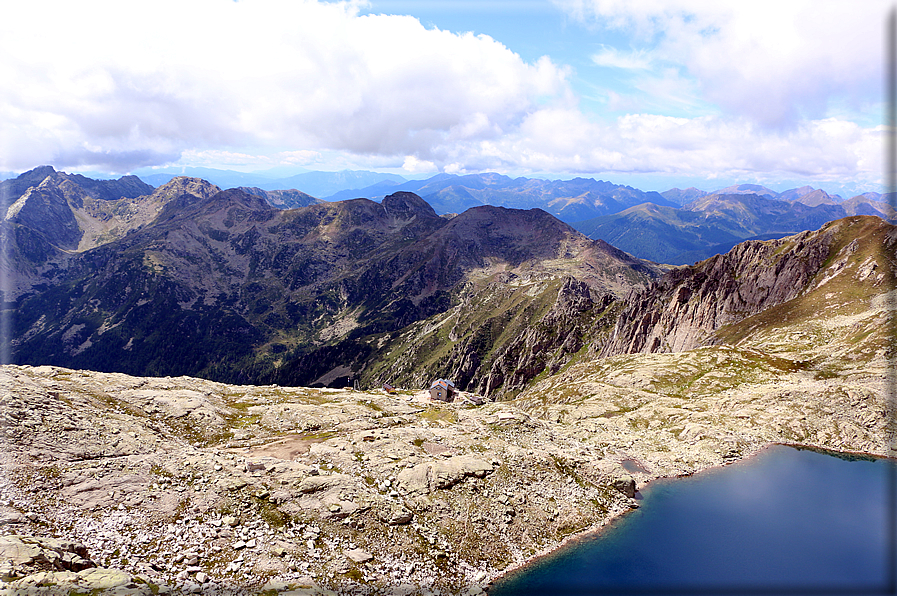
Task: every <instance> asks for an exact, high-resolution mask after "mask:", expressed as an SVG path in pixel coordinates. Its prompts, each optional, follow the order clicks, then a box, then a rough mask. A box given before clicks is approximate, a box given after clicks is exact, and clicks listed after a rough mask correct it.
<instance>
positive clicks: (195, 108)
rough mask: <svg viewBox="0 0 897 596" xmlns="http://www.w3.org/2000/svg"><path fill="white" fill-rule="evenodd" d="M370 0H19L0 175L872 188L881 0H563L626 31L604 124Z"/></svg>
mask: <svg viewBox="0 0 897 596" xmlns="http://www.w3.org/2000/svg"><path fill="white" fill-rule="evenodd" d="M358 6H359V5H358V4H355V3H337V2H334V3H325V2H316V1H313V0H240V1H239V2H226V1H222V0H192V1H191V2H186V3H185V2H180V1H175V0H159V1H158V2H154V3H152V4H149V3H143V2H140V3H132V2H129V3H125V2H117V1H114V2H113V1H110V0H84V1H82V2H78V3H75V2H61V1H56V2H54V1H43V2H42V1H41V0H32V1H31V2H17V3H11V5H10V6H9V7H5V9H4V19H3V20H2V21H0V55H2V56H3V57H4V58H3V60H0V79H2V81H3V83H4V84H3V85H0V170H21V169H24V168H26V167H32V166H34V165H38V164H41V163H51V164H53V165H56V166H58V167H72V166H97V167H98V168H100V167H102V168H105V169H107V170H109V171H118V172H121V171H126V170H130V169H134V168H137V167H139V166H145V165H156V164H163V163H169V162H173V161H177V160H178V159H179V158H180V160H181V163H185V160H186V161H190V162H191V163H190V164H189V165H200V164H203V165H211V166H215V165H228V164H233V165H235V166H241V167H250V166H260V167H270V166H273V165H278V164H285V163H289V164H296V165H303V166H308V165H316V166H320V167H321V168H322V169H342V168H351V169H357V168H363V169H376V168H381V167H383V168H392V169H399V168H402V169H404V171H406V172H424V171H433V170H434V169H437V168H438V169H442V170H443V171H446V172H471V171H482V170H497V171H505V172H510V171H513V172H521V171H527V170H528V171H538V172H570V173H588V174H593V173H602V172H603V173H610V174H616V173H619V174H624V173H640V172H649V173H659V174H663V173H670V174H678V175H689V176H694V177H699V178H714V177H730V178H731V177H735V178H738V177H752V179H758V178H759V177H763V176H777V175H781V176H783V177H789V178H795V177H801V178H806V179H807V181H808V182H813V181H816V182H824V181H826V180H836V179H846V178H851V179H856V180H861V181H868V182H869V183H870V184H872V183H875V182H877V181H879V180H880V177H881V175H880V172H881V164H880V161H881V154H882V151H881V131H880V130H879V129H877V128H875V127H870V126H868V122H869V121H875V119H874V118H871V119H870V118H867V119H866V124H865V125H860V124H858V121H859V120H858V118H857V117H856V113H855V112H856V110H863V109H866V108H868V106H870V105H873V106H875V107H874V109H876V110H878V109H880V97H879V93H880V83H881V76H880V75H881V73H880V70H881V69H880V64H879V62H880V61H878V60H877V59H876V57H877V56H879V55H880V52H881V48H882V45H883V40H882V34H881V33H882V30H881V27H880V26H879V25H880V24H881V23H880V20H881V14H882V13H883V6H884V4H883V3H882V2H881V1H880V0H870V1H869V2H863V3H848V2H846V1H845V2H840V1H838V2H835V1H833V0H816V1H814V2H803V1H801V0H789V1H787V2H779V3H777V4H775V5H772V4H769V3H763V2H760V3H756V2H755V3H743V2H734V1H730V2H718V3H705V2H698V1H696V0H695V1H690V0H640V1H639V2H624V1H615V0H570V1H568V2H565V3H564V6H565V7H566V9H567V10H568V11H569V12H570V14H574V15H576V16H578V17H580V18H582V19H583V20H586V21H591V22H600V23H602V26H605V27H610V28H615V29H617V30H619V31H625V32H627V33H632V35H633V36H634V37H631V38H629V39H630V40H631V41H632V44H633V45H631V46H630V47H629V48H628V49H626V50H620V49H615V48H613V47H611V46H603V47H602V48H601V49H600V50H599V51H598V52H597V53H595V54H594V55H593V56H591V58H592V62H593V63H594V64H596V65H601V66H605V67H613V68H616V69H626V70H627V71H628V72H627V73H622V74H621V73H614V74H615V76H617V75H619V76H621V78H626V77H628V79H627V80H628V82H629V83H630V84H631V87H632V89H635V90H636V92H637V93H638V97H635V94H634V93H633V94H629V95H627V94H625V93H623V92H622V91H621V90H620V89H619V88H616V89H600V85H597V84H596V91H597V93H596V94H603V96H604V97H606V98H607V102H606V105H607V106H609V107H610V108H611V109H614V110H617V111H618V113H619V112H620V111H623V110H628V111H630V112H632V113H628V114H624V115H622V116H620V117H618V118H616V119H613V120H602V119H601V118H598V117H594V116H591V115H588V114H586V113H584V112H583V110H582V109H581V108H580V107H579V104H578V101H577V98H576V97H575V95H574V93H573V91H572V90H571V84H570V82H569V80H570V79H571V77H572V70H570V69H568V68H567V67H565V66H563V65H558V64H556V63H555V62H553V61H552V60H550V59H549V58H547V57H544V58H542V59H539V60H536V61H533V62H527V61H524V60H523V59H521V58H520V56H518V55H517V54H515V53H514V52H513V51H511V50H510V49H509V48H507V47H506V46H504V45H502V44H501V43H499V42H498V41H496V40H494V39H492V38H490V37H486V36H476V35H473V34H470V33H465V34H455V33H451V32H448V31H441V30H437V29H427V28H426V27H424V26H423V25H422V24H421V23H420V22H419V21H418V20H417V19H415V18H412V17H408V16H387V15H362V14H361V13H360V11H359V10H358ZM28 23H38V24H39V26H33V27H32V26H23V24H28ZM658 40H659V41H658ZM638 44H641V46H639V45H638ZM870 57H871V58H870ZM593 70H598V69H593ZM603 72H604V73H605V74H606V73H607V72H608V71H603ZM714 104H715V105H718V106H720V108H721V109H716V108H714ZM832 105H835V106H836V107H837V110H832V109H831V106H832ZM708 106H710V108H711V109H708ZM674 110H675V111H674ZM851 110H853V112H852V111H851ZM651 112H653V113H651ZM671 113H675V114H677V115H680V116H682V117H672V116H671V115H670V114H671ZM696 114H701V115H700V116H696Z"/></svg>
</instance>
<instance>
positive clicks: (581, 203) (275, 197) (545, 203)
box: [0, 166, 897, 264]
mask: <svg viewBox="0 0 897 596" xmlns="http://www.w3.org/2000/svg"><path fill="white" fill-rule="evenodd" d="M193 170H195V171H207V169H202V168H194V169H193ZM191 171H192V170H191ZM208 171H210V172H212V173H215V174H216V175H228V176H230V175H233V176H234V177H235V178H234V179H237V180H240V181H246V180H248V179H250V178H252V176H251V175H248V174H242V173H239V172H228V171H218V170H208ZM50 174H52V175H53V176H54V179H56V180H63V179H65V180H68V181H69V183H70V184H69V187H70V188H78V189H80V190H78V192H80V193H82V194H84V195H85V196H88V197H93V198H92V199H91V200H107V201H111V200H118V199H119V198H122V199H123V198H124V197H126V196H127V197H128V198H131V199H135V200H136V198H137V196H136V195H139V194H143V196H148V195H149V194H151V193H150V191H149V189H150V188H151V187H150V186H149V185H147V184H145V183H143V182H141V181H140V180H139V179H138V178H136V177H134V176H128V177H123V178H121V179H119V180H117V181H113V180H100V181H93V180H90V179H89V178H86V177H84V176H79V175H69V174H64V173H57V172H55V170H54V169H53V168H52V167H50V166H43V167H41V168H36V169H35V170H32V171H30V172H26V173H24V174H22V175H21V176H19V177H17V178H15V179H11V180H7V181H5V182H3V183H2V186H0V190H2V191H3V192H4V193H5V196H6V197H7V203H6V204H7V205H9V204H10V203H11V202H12V201H14V200H16V198H17V197H18V196H19V195H21V194H22V193H24V192H26V191H27V189H28V188H31V187H32V186H37V185H39V184H40V182H41V181H42V180H43V179H44V178H45V177H46V176H47V175H50ZM270 174H273V172H270V173H265V175H270ZM255 176H256V177H257V178H259V176H261V174H259V175H255ZM259 179H263V180H264V181H263V182H260V184H263V185H264V187H263V186H244V185H241V186H238V188H241V189H243V190H245V191H246V192H249V193H251V194H256V195H257V196H262V197H264V198H265V199H266V200H267V201H268V203H269V204H271V205H274V206H276V207H278V208H280V209H291V208H297V207H304V206H307V205H311V204H314V203H316V202H320V201H322V199H319V198H315V196H313V195H312V194H310V193H307V192H303V191H301V190H296V189H295V188H292V189H283V188H281V189H274V190H271V188H273V187H276V186H284V185H293V184H294V183H295V185H297V186H301V185H303V184H311V185H316V184H317V185H324V187H327V188H329V189H332V188H336V187H342V186H345V185H353V186H354V185H358V184H363V183H365V182H367V181H371V180H374V181H375V183H374V184H373V185H370V186H367V187H364V188H361V189H349V190H343V191H340V192H338V193H336V194H334V195H331V196H328V197H327V199H328V200H331V201H332V200H334V199H339V200H344V199H348V198H361V197H364V198H373V199H380V198H382V197H383V196H386V195H387V194H391V193H394V192H401V191H406V192H414V193H416V194H418V195H419V196H422V197H423V198H424V200H425V201H426V202H427V203H428V204H430V205H431V206H433V208H434V209H435V210H436V212H437V213H438V214H441V215H450V214H456V213H461V212H463V211H465V210H467V209H469V208H472V207H476V206H483V205H494V206H503V207H509V208H516V209H531V208H541V209H544V210H545V211H547V212H549V213H551V214H552V215H554V216H555V217H558V218H559V219H561V220H562V221H565V222H567V223H571V224H574V226H575V227H576V228H577V229H578V230H580V231H582V232H584V233H586V234H587V235H589V236H590V237H592V238H595V239H602V240H605V241H607V242H609V243H611V244H612V245H614V246H618V247H620V248H622V249H623V250H625V251H627V252H630V253H631V254H633V255H635V256H637V257H639V258H645V259H649V260H652V261H655V262H665V263H670V264H684V263H690V262H694V261H697V260H701V259H703V258H707V257H709V256H711V255H713V254H719V253H721V252H726V251H727V250H729V249H731V248H732V247H733V246H734V245H735V244H737V243H739V242H742V241H744V240H748V239H762V238H777V237H782V236H784V235H788V234H792V233H795V232H797V231H801V230H808V229H815V228H817V227H818V226H819V225H821V224H822V223H824V222H825V221H831V220H833V219H837V218H840V217H844V216H848V215H876V216H878V217H881V218H883V219H885V220H888V221H897V213H895V211H894V209H893V207H891V205H890V204H888V202H887V198H888V197H883V196H882V195H880V194H878V193H865V194H864V195H859V196H857V197H853V198H851V199H849V200H846V201H845V200H843V199H842V198H841V197H840V196H838V195H829V194H828V193H826V192H825V191H823V190H821V189H814V188H813V187H811V186H803V187H800V188H795V189H791V190H787V191H784V192H782V193H777V192H775V191H773V190H771V189H768V188H766V187H763V186H760V185H756V184H739V185H734V186H731V187H728V188H726V189H723V191H725V192H723V191H718V192H714V193H707V192H705V191H702V190H699V189H696V188H689V189H685V190H681V189H670V190H668V191H665V192H664V193H656V192H644V191H641V190H638V189H634V188H631V187H628V186H623V185H617V184H613V183H611V182H605V181H600V180H598V181H596V180H593V179H584V178H575V179H572V180H552V181H548V180H542V179H529V178H510V177H508V176H504V175H501V174H496V173H484V174H468V175H453V174H438V175H436V176H433V177H430V178H428V179H424V180H410V181H408V180H404V178H402V177H401V176H395V175H388V174H377V173H375V172H364V171H348V170H347V171H343V172H306V173H302V174H299V175H296V176H293V177H291V178H281V179H278V180H273V181H272V180H271V179H267V178H264V176H261V178H259ZM75 181H77V183H76V182H75ZM72 185H74V186H72ZM328 185H329V186H328ZM320 188H321V190H323V189H324V188H323V187H320ZM319 196H320V195H319ZM722 196H725V197H728V199H727V201H728V203H729V204H728V206H727V207H722V206H721V203H720V201H719V200H718V199H717V200H716V201H710V202H708V200H707V197H722ZM97 197H102V198H101V199H98V198H97ZM751 197H760V198H761V199H762V200H761V201H760V202H759V203H758V202H756V201H755V200H754V199H752V198H751ZM45 198H46V197H45ZM34 200H37V199H34ZM764 201H767V202H769V201H773V202H772V203H764ZM736 203H740V206H738V207H736V206H735V205H736ZM712 204H715V205H716V207H711V205H712ZM72 208H73V209H75V210H76V211H77V210H78V209H80V207H72ZM63 211H65V210H63ZM26 212H27V210H26ZM60 215H61V216H65V217H69V218H71V217H73V216H67V215H65V214H64V213H62V212H60ZM82 216H83V214H82V215H78V216H77V217H82ZM98 216H101V217H106V218H107V219H108V220H109V221H110V222H111V223H102V222H101V223H97V222H96V221H94V220H95V218H94V217H93V216H88V217H87V220H86V221H87V222H88V223H90V222H91V221H93V224H91V225H92V226H93V227H94V228H96V231H98V233H100V234H106V233H112V234H113V235H114V234H115V233H117V232H114V231H112V232H109V228H111V227H115V226H114V225H112V224H115V223H119V224H120V223H121V222H116V220H115V217H113V216H112V214H111V212H110V213H107V214H105V215H102V214H99V215H98ZM77 217H76V218H77ZM91 218H93V219H91ZM79 221H81V220H79ZM68 223H69V225H70V224H71V221H69V222H68ZM82 224H84V222H83V221H82ZM94 224H96V225H94ZM60 225H62V224H60ZM81 227H84V225H81ZM118 229H119V230H124V231H127V229H128V226H127V225H125V226H124V227H122V226H121V225H119V227H118ZM57 231H58V232H64V230H62V229H61V228H58V229H57ZM63 235H64V234H63ZM56 237H57V238H58V239H59V241H60V242H61V241H62V240H61V239H62V237H63V236H59V235H57V236H56ZM88 245H89V244H87V245H84V246H82V247H81V249H83V248H85V247H86V246H88ZM69 246H71V243H70V244H69Z"/></svg>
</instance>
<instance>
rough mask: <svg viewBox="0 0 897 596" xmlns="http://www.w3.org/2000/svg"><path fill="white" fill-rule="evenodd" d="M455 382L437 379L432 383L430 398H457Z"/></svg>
mask: <svg viewBox="0 0 897 596" xmlns="http://www.w3.org/2000/svg"><path fill="white" fill-rule="evenodd" d="M455 392H456V389H455V384H454V383H452V382H451V381H449V380H447V379H436V380H435V381H433V384H432V385H430V399H436V400H439V401H452V400H453V399H455Z"/></svg>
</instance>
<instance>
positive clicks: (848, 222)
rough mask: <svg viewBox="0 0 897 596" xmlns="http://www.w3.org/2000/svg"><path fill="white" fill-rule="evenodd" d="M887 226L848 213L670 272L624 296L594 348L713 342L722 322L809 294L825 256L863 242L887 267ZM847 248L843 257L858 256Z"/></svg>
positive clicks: (606, 351) (642, 349)
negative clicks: (815, 227)
mask: <svg viewBox="0 0 897 596" xmlns="http://www.w3.org/2000/svg"><path fill="white" fill-rule="evenodd" d="M888 230H893V226H890V225H888V224H886V223H885V222H882V221H881V220H880V219H878V218H872V217H852V218H846V219H843V220H838V221H836V222H832V223H830V224H827V225H826V226H824V227H823V228H821V229H820V230H818V231H815V232H803V233H801V234H797V235H795V236H790V237H787V238H783V239H780V240H769V241H764V242H759V241H757V242H745V243H742V244H739V245H738V246H736V247H735V248H734V249H732V250H731V251H730V252H728V253H727V254H725V255H717V256H715V257H712V258H710V259H707V260H706V261H703V262H701V263H698V264H697V265H695V266H692V267H684V268H681V269H676V270H673V271H670V272H668V273H667V274H665V275H664V276H663V277H661V278H660V279H658V280H657V281H656V282H654V283H652V284H651V285H650V286H649V287H648V288H646V289H645V290H642V291H633V292H632V293H631V294H630V295H629V296H627V298H626V300H625V303H626V306H625V307H624V308H623V309H622V310H621V312H620V314H619V317H618V318H617V321H616V324H615V326H614V329H613V332H612V334H611V336H610V338H609V340H608V341H607V343H605V344H604V345H603V346H602V348H601V349H600V351H599V353H600V355H601V356H611V355H615V354H632V353H652V352H681V351H685V350H690V349H692V348H696V347H699V346H702V345H707V344H712V343H716V342H717V341H718V339H717V338H716V336H715V334H716V332H717V331H719V330H720V329H721V328H723V327H725V326H730V325H733V324H735V323H738V322H740V321H742V320H744V319H747V318H748V317H751V316H752V315H757V314H759V313H761V312H764V311H767V310H769V309H771V308H773V307H776V306H779V305H782V304H785V303H787V302H789V301H792V300H794V299H796V298H798V297H800V296H803V295H805V294H807V293H808V292H809V291H810V290H811V289H813V287H814V285H813V284H814V280H818V279H822V278H824V277H825V276H827V275H834V274H835V273H837V272H832V267H831V265H830V264H829V263H828V261H830V260H832V259H833V258H834V256H835V255H836V254H840V252H839V251H848V252H849V250H850V249H849V247H850V246H853V247H854V248H853V250H856V246H858V245H859V244H860V243H861V244H862V245H863V246H864V247H865V249H864V250H865V252H866V253H869V255H870V258H871V255H875V257H874V258H875V259H878V260H881V261H882V262H881V264H880V265H881V266H880V267H879V271H886V270H888V269H889V266H888V264H887V259H886V252H887V251H886V250H885V248H884V247H885V244H884V242H885V240H884V239H883V238H885V237H887V236H888V234H889V232H888ZM850 242H853V244H852V245H851V244H849V243H850ZM878 243H882V244H881V245H880V246H878ZM851 254H852V253H851ZM851 254H847V255H846V256H845V257H844V259H850V260H851V262H852V261H856V260H857V259H856V258H855V257H851ZM845 262H847V261H846V260H845Z"/></svg>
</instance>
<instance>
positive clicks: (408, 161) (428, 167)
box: [402, 155, 438, 174]
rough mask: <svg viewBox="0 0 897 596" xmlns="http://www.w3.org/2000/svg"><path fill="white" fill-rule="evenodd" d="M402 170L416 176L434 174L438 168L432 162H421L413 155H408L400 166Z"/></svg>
mask: <svg viewBox="0 0 897 596" xmlns="http://www.w3.org/2000/svg"><path fill="white" fill-rule="evenodd" d="M402 169H403V170H405V171H406V172H409V173H412V174H417V173H426V172H435V171H436V170H437V169H438V168H437V167H436V164H435V163H433V162H432V161H422V160H420V159H418V158H417V157H415V156H413V155H409V156H408V157H406V158H405V162H404V163H403V164H402Z"/></svg>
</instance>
